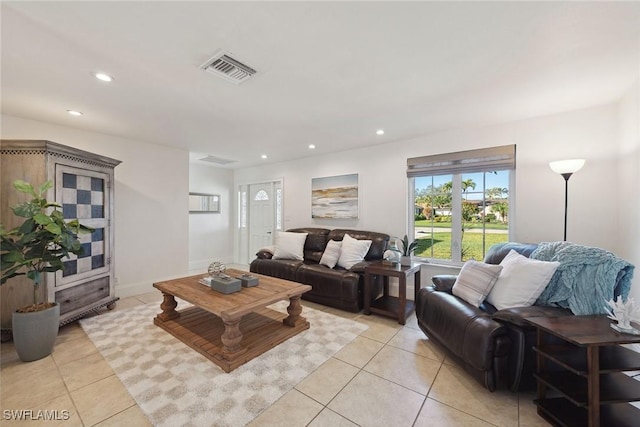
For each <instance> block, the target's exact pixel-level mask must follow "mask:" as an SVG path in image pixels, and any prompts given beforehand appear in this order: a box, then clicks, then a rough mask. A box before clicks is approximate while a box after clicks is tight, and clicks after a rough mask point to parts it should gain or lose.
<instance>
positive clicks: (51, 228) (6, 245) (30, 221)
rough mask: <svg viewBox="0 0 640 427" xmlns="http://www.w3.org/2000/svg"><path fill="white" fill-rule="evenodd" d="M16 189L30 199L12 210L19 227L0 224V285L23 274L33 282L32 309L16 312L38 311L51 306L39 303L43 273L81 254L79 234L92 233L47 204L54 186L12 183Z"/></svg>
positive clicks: (20, 182)
mask: <svg viewBox="0 0 640 427" xmlns="http://www.w3.org/2000/svg"><path fill="white" fill-rule="evenodd" d="M13 186H14V187H15V189H16V190H18V191H19V192H21V193H25V194H28V195H30V196H31V197H32V199H31V200H30V201H28V202H25V203H21V204H19V205H16V206H13V207H12V208H11V210H12V211H13V213H14V214H15V215H17V216H19V217H22V218H25V220H24V222H23V223H22V225H20V226H19V227H16V228H14V229H12V230H5V228H4V226H2V225H0V239H1V241H0V252H1V256H0V260H1V266H0V271H1V272H2V276H1V281H0V284H5V283H6V282H7V280H9V279H11V278H12V277H15V276H20V275H26V276H27V277H28V278H29V279H31V282H32V283H33V306H29V307H25V308H23V309H20V310H19V311H23V312H24V311H39V310H43V309H45V308H47V307H48V306H50V305H51V304H47V303H41V304H38V301H37V296H38V287H39V286H40V283H41V282H42V273H45V272H55V271H58V270H62V269H63V268H64V264H63V261H62V260H63V259H64V258H65V257H68V256H69V254H75V255H81V254H82V246H81V245H80V241H79V240H78V233H82V232H92V231H93V229H92V228H89V227H86V226H84V225H82V224H80V222H79V221H78V220H77V219H74V220H72V221H69V222H65V220H64V216H63V215H62V212H61V211H60V210H59V208H60V205H58V204H56V203H51V202H48V201H47V200H46V199H45V197H44V194H45V193H46V192H47V190H49V189H50V188H51V187H52V186H53V183H52V182H51V181H47V182H45V183H44V184H42V185H40V186H39V187H38V189H37V191H36V189H34V187H33V186H32V185H31V184H29V183H27V182H24V181H22V180H17V181H15V182H14V183H13Z"/></svg>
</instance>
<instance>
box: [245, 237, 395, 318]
mask: <svg viewBox="0 0 640 427" xmlns="http://www.w3.org/2000/svg"><path fill="white" fill-rule="evenodd" d="M287 231H289V232H297V233H308V234H307V238H306V240H305V243H304V260H302V261H298V260H287V259H272V256H273V255H272V254H271V252H269V251H264V250H261V251H259V252H258V253H257V254H256V256H257V258H256V259H255V260H253V261H252V262H251V265H250V270H251V272H253V273H258V274H264V275H267V276H272V277H278V278H281V279H286V280H291V281H294V282H298V283H303V284H306V285H311V287H312V290H311V291H309V292H305V293H304V294H303V295H302V298H303V299H305V300H308V301H313V302H317V303H319V304H323V305H327V306H330V307H335V308H339V309H341V310H346V311H351V312H355V313H357V312H359V311H360V310H362V307H363V295H364V292H363V287H364V267H365V266H366V265H367V263H369V262H371V261H375V260H380V259H382V256H383V254H384V252H385V250H387V246H388V243H389V235H387V234H383V233H375V232H372V231H361V230H347V229H335V230H328V229H325V228H294V229H290V230H287ZM345 234H349V236H351V237H353V238H354V239H357V240H371V246H370V248H369V251H368V252H367V254H366V255H365V258H364V261H363V262H360V263H358V264H356V265H354V266H353V267H351V268H350V269H349V270H346V269H344V268H341V267H339V266H336V267H334V268H329V267H327V266H324V265H320V264H319V262H320V259H321V258H322V254H323V253H324V250H325V248H326V246H327V242H329V240H336V241H342V239H343V238H344V235H345ZM373 286H374V289H373V290H372V291H373V292H372V295H378V294H379V293H380V292H381V290H382V281H381V280H377V281H375V283H374V284H373Z"/></svg>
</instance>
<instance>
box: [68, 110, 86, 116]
mask: <svg viewBox="0 0 640 427" xmlns="http://www.w3.org/2000/svg"><path fill="white" fill-rule="evenodd" d="M67 113H69V114H71V115H72V116H81V115H82V113H81V112H80V111H76V110H67Z"/></svg>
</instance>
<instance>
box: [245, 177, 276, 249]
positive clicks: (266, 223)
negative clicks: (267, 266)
mask: <svg viewBox="0 0 640 427" xmlns="http://www.w3.org/2000/svg"><path fill="white" fill-rule="evenodd" d="M273 190H274V185H273V183H272V182H267V183H262V184H252V185H250V186H249V254H248V255H249V260H252V259H254V258H255V254H256V252H258V251H259V250H260V249H261V248H264V247H265V246H269V245H272V244H273V232H274V220H273V216H274V215H273V213H274V211H275V209H274V199H275V197H274V191H273Z"/></svg>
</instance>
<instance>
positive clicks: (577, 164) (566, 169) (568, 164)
mask: <svg viewBox="0 0 640 427" xmlns="http://www.w3.org/2000/svg"><path fill="white" fill-rule="evenodd" d="M582 166H584V159H570V160H558V161H555V162H551V163H549V167H550V168H551V170H552V171H554V172H555V173H558V174H560V175H562V174H563V173H575V172H578V171H579V170H580V169H582Z"/></svg>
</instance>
